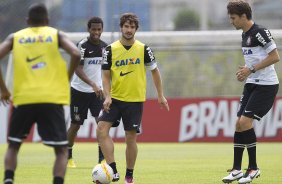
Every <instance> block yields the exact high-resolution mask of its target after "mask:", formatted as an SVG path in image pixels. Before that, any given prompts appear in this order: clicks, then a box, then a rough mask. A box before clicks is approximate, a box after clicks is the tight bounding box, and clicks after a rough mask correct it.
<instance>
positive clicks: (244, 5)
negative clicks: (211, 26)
mask: <svg viewBox="0 0 282 184" xmlns="http://www.w3.org/2000/svg"><path fill="white" fill-rule="evenodd" d="M227 11H228V14H236V15H239V16H242V15H243V14H246V17H247V19H248V20H251V19H252V9H251V7H250V4H249V3H248V2H246V1H244V0H231V1H229V3H228V5H227Z"/></svg>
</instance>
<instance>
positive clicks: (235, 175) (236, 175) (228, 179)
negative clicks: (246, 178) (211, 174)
mask: <svg viewBox="0 0 282 184" xmlns="http://www.w3.org/2000/svg"><path fill="white" fill-rule="evenodd" d="M243 175H244V173H243V171H242V170H236V169H233V170H231V171H230V173H229V175H227V176H225V177H224V178H222V181H223V183H232V182H233V181H235V180H239V179H240V178H242V177H243Z"/></svg>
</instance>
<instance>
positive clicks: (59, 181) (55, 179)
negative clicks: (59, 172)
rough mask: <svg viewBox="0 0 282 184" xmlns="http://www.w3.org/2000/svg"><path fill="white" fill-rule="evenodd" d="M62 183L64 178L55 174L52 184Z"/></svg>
mask: <svg viewBox="0 0 282 184" xmlns="http://www.w3.org/2000/svg"><path fill="white" fill-rule="evenodd" d="M63 183H64V178H62V177H59V176H55V177H54V180H53V184H63Z"/></svg>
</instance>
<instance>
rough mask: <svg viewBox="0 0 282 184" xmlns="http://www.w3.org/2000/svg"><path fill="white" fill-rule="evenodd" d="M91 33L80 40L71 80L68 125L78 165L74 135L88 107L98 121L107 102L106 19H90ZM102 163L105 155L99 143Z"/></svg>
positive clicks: (70, 145) (70, 143) (70, 152)
mask: <svg viewBox="0 0 282 184" xmlns="http://www.w3.org/2000/svg"><path fill="white" fill-rule="evenodd" d="M87 30H88V32H89V36H88V37H87V38H85V39H82V40H81V41H80V42H79V43H78V48H79V49H80V54H81V60H80V64H79V66H78V67H77V68H76V70H75V74H74V76H73V79H72V81H71V105H70V111H71V125H70V127H69V129H68V141H69V144H68V152H69V157H68V167H76V165H75V163H74V161H73V159H72V147H73V145H74V139H75V137H76V135H77V132H78V130H79V128H80V126H81V125H83V122H84V120H85V119H86V118H87V113H88V109H90V112H91V114H92V116H93V117H95V120H96V122H97V117H98V115H99V112H100V111H101V109H102V106H103V90H102V74H101V73H102V72H101V65H102V64H101V63H102V51H103V50H104V48H105V47H106V46H107V44H106V43H105V42H104V41H102V40H101V39H100V37H101V34H102V32H103V21H102V19H101V18H99V17H92V18H90V19H89V20H88V23H87ZM98 150H99V153H98V154H99V159H98V162H99V163H100V162H101V161H102V160H103V159H104V156H103V154H102V151H101V148H100V146H99V149H98Z"/></svg>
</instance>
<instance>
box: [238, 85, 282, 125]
mask: <svg viewBox="0 0 282 184" xmlns="http://www.w3.org/2000/svg"><path fill="white" fill-rule="evenodd" d="M278 89H279V84H276V85H257V84H251V83H247V84H245V86H244V91H243V94H242V96H241V99H240V107H239V110H238V113H237V116H238V117H240V116H242V115H244V116H246V117H249V118H253V119H257V120H260V119H261V118H262V117H263V116H264V115H266V114H267V112H268V111H269V110H270V109H271V107H272V105H273V103H274V100H275V97H276V94H277V92H278Z"/></svg>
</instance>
